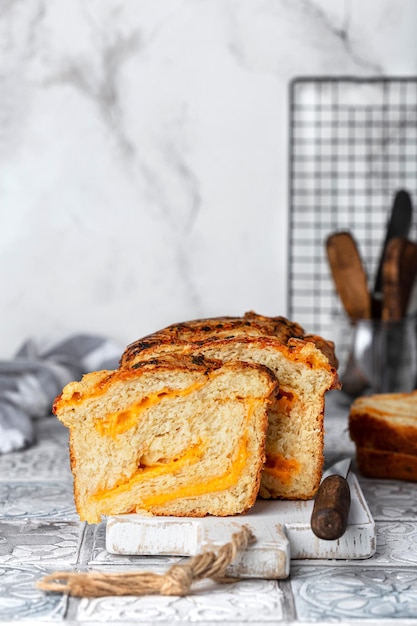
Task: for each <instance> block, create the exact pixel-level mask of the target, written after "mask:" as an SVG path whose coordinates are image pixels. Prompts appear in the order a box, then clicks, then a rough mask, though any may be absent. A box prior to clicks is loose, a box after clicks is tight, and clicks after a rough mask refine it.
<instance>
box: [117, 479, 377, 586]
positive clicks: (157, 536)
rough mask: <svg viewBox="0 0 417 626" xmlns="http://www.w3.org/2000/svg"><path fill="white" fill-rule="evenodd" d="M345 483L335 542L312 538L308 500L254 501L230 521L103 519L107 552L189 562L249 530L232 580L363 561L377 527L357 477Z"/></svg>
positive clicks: (371, 551)
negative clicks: (346, 498) (295, 566)
mask: <svg viewBox="0 0 417 626" xmlns="http://www.w3.org/2000/svg"><path fill="white" fill-rule="evenodd" d="M348 481H349V485H350V491H351V508H350V514H349V520H348V526H347V530H346V532H345V534H344V535H343V536H342V537H341V538H340V539H337V540H335V541H325V540H323V539H318V537H316V536H315V535H314V534H313V532H312V530H311V526H310V517H311V512H312V509H313V501H312V500H308V501H294V502H291V501H278V500H275V501H272V500H258V501H257V502H256V504H255V506H254V507H253V508H252V509H251V510H250V511H249V512H248V513H246V514H245V515H237V516H232V517H203V518H195V517H157V516H155V517H148V516H141V515H135V514H129V515H117V516H112V517H109V518H108V519H107V526H106V549H107V551H108V552H110V553H112V554H129V555H135V554H136V555H139V554H140V555H162V554H165V555H182V556H193V555H195V554H198V553H199V552H201V551H202V550H207V549H216V548H218V547H220V546H222V545H223V544H225V543H227V542H229V541H230V539H231V536H232V534H233V533H234V532H236V531H238V530H239V529H240V528H241V527H242V526H243V525H247V526H249V528H250V529H251V531H252V532H253V534H254V535H255V537H256V542H255V543H254V544H253V545H251V546H250V547H249V548H248V549H247V550H246V551H245V552H244V553H242V554H240V555H239V556H238V557H237V558H236V559H235V561H234V563H232V564H231V565H230V566H229V568H228V570H227V573H228V574H230V575H231V576H238V577H243V578H245V577H246V578H269V579H278V578H286V577H287V576H288V575H289V570H290V559H366V558H369V557H371V556H372V555H373V554H374V552H375V548H376V539H375V523H374V520H373V519H372V516H371V513H370V511H369V508H368V505H367V503H366V501H365V498H364V496H363V493H362V490H361V488H360V486H359V483H358V481H357V479H356V476H355V475H354V474H352V473H350V474H349V476H348Z"/></svg>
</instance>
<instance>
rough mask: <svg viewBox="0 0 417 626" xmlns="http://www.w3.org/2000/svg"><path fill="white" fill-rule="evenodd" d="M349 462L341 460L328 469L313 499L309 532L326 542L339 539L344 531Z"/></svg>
mask: <svg viewBox="0 0 417 626" xmlns="http://www.w3.org/2000/svg"><path fill="white" fill-rule="evenodd" d="M350 463H351V460H350V459H349V458H347V459H342V460H341V461H338V462H337V463H335V464H334V465H332V466H331V467H329V468H328V470H327V471H326V472H324V474H323V479H322V481H321V483H320V486H319V488H318V491H317V494H316V497H315V499H314V506H313V512H312V514H311V521H310V524H311V530H312V531H313V533H314V534H315V535H316V537H319V539H325V540H326V541H333V540H334V539H339V537H341V536H342V535H343V534H344V532H345V531H346V527H347V521H348V517H349V509H350V488H349V483H348V481H347V475H348V473H349V469H350Z"/></svg>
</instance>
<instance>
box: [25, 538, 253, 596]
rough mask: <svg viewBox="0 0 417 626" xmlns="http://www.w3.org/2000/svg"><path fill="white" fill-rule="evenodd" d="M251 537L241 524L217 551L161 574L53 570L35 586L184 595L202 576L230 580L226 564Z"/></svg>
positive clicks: (85, 592)
mask: <svg viewBox="0 0 417 626" xmlns="http://www.w3.org/2000/svg"><path fill="white" fill-rule="evenodd" d="M254 541H255V537H254V535H253V534H252V532H251V531H250V530H249V528H248V527H247V526H243V527H242V529H241V530H240V531H239V532H237V533H234V534H233V535H232V539H231V541H230V542H229V543H226V544H224V545H223V546H221V548H219V550H218V551H217V552H213V551H207V552H201V553H200V554H197V555H196V556H193V557H191V558H190V559H189V560H188V561H187V562H185V563H179V564H176V565H173V566H172V567H170V568H169V570H167V572H166V573H165V574H155V573H153V572H132V573H126V572H119V573H101V572H87V573H82V572H54V573H52V574H49V575H47V576H44V578H42V579H41V580H39V581H38V583H37V585H36V586H37V587H38V589H41V590H42V591H53V592H58V593H67V594H69V595H70V596H78V597H82V598H98V597H102V596H126V595H135V596H142V595H148V594H159V595H163V596H185V595H187V594H188V593H189V591H190V588H191V585H192V584H193V583H195V582H197V581H198V580H201V579H203V578H210V579H212V580H214V581H216V582H223V583H225V582H234V581H235V580H236V579H233V578H230V577H229V578H228V577H226V575H225V572H226V568H227V567H228V565H230V563H231V562H232V561H233V560H234V559H235V557H236V555H237V553H238V552H239V551H244V550H246V548H247V546H248V545H250V544H251V543H253V542H254Z"/></svg>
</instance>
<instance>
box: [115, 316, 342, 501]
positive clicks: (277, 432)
mask: <svg viewBox="0 0 417 626" xmlns="http://www.w3.org/2000/svg"><path fill="white" fill-rule="evenodd" d="M173 353H176V354H179V355H194V356H198V355H204V356H206V357H209V358H215V359H220V360H222V361H224V362H227V361H230V360H239V361H244V362H249V363H258V364H262V365H266V366H267V367H268V368H269V369H270V370H271V371H272V372H273V373H274V375H275V377H276V379H277V381H278V384H279V394H278V397H277V401H276V402H275V403H274V404H273V405H271V406H270V409H269V426H268V435H267V442H266V463H265V466H264V469H263V472H262V480H261V486H260V492H259V493H260V496H261V497H263V498H281V499H297V500H299V499H309V498H312V497H313V496H314V495H315V493H316V491H317V488H318V486H319V484H320V480H321V476H322V468H323V460H324V457H323V447H324V446H323V442H324V437H323V434H324V431H323V416H324V396H325V392H326V391H327V390H329V389H333V388H338V387H339V386H340V383H339V380H338V377H337V372H336V368H337V360H336V357H335V354H334V345H333V344H332V343H331V342H328V341H326V340H324V339H323V338H322V337H318V336H315V335H306V334H305V333H304V330H303V329H302V328H301V326H299V325H298V324H296V323H293V322H290V321H289V320H287V319H286V318H284V317H266V316H262V315H258V314H256V313H254V312H249V313H246V314H245V315H244V316H243V317H222V318H212V319H203V320H195V321H191V322H187V323H180V324H174V325H172V326H169V327H168V328H165V329H163V330H161V331H159V332H157V333H154V334H152V335H149V336H147V337H144V338H143V339H140V340H138V341H136V342H135V343H133V344H131V345H130V346H128V347H127V349H126V351H125V352H124V354H123V355H122V358H121V363H120V365H121V367H122V368H126V369H129V368H132V367H133V368H134V367H136V366H137V365H138V364H141V363H143V362H146V361H147V360H148V359H153V358H155V357H156V356H160V355H163V354H173Z"/></svg>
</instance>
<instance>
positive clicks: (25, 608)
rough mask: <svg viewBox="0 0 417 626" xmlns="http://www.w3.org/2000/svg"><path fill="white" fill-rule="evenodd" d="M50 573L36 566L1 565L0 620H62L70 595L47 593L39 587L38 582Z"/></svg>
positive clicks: (33, 621) (31, 621) (32, 621)
mask: <svg viewBox="0 0 417 626" xmlns="http://www.w3.org/2000/svg"><path fill="white" fill-rule="evenodd" d="M48 573H50V570H45V569H44V568H41V567H36V566H23V565H21V566H18V565H15V566H9V565H7V566H1V565H0V623H1V622H6V621H10V622H19V621H25V622H28V621H30V623H35V622H41V620H42V621H48V622H49V621H62V620H63V619H64V617H65V613H66V609H67V597H66V596H63V595H61V594H45V593H44V592H43V591H40V590H38V589H37V588H36V586H35V585H36V581H37V580H39V579H40V578H42V577H43V576H45V575H46V574H48Z"/></svg>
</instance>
